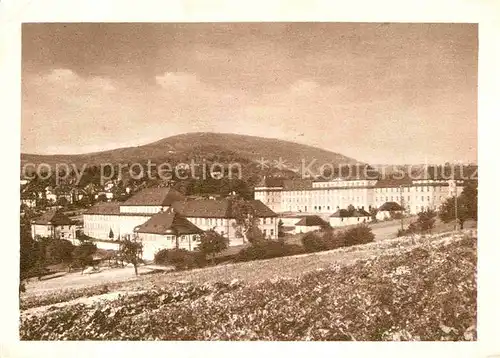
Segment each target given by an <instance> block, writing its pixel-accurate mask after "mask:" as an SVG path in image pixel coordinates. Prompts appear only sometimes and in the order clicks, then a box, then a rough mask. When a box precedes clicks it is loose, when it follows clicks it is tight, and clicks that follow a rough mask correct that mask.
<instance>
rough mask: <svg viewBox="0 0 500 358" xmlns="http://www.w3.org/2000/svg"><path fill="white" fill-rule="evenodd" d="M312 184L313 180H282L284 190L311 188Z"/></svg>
mask: <svg viewBox="0 0 500 358" xmlns="http://www.w3.org/2000/svg"><path fill="white" fill-rule="evenodd" d="M312 186H313V180H311V179H305V180H285V181H284V182H283V188H284V189H285V190H304V189H311V188H312Z"/></svg>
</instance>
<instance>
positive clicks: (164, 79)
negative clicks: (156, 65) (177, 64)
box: [155, 72, 201, 92]
mask: <svg viewBox="0 0 500 358" xmlns="http://www.w3.org/2000/svg"><path fill="white" fill-rule="evenodd" d="M155 79H156V83H157V84H158V85H160V87H162V88H164V89H168V90H178V91H183V92H185V91H187V90H189V89H192V88H193V87H195V86H200V85H201V82H200V81H199V80H198V78H197V77H196V75H193V74H190V73H185V72H165V73H164V74H163V75H161V76H156V77H155Z"/></svg>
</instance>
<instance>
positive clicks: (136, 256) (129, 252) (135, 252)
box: [118, 236, 143, 276]
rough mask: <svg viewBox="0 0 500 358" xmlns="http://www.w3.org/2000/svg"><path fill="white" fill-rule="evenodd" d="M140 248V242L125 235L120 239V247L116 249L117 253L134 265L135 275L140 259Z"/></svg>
mask: <svg viewBox="0 0 500 358" xmlns="http://www.w3.org/2000/svg"><path fill="white" fill-rule="evenodd" d="M142 249H143V245H142V242H141V241H139V240H138V239H137V238H135V237H134V238H133V239H131V238H130V236H125V237H124V238H123V239H122V240H121V241H120V248H119V250H118V252H119V255H120V257H121V258H122V259H123V260H125V261H128V262H130V263H131V264H132V265H134V271H135V275H136V276H137V275H139V273H138V271H137V266H138V265H139V263H140V262H141V261H142Z"/></svg>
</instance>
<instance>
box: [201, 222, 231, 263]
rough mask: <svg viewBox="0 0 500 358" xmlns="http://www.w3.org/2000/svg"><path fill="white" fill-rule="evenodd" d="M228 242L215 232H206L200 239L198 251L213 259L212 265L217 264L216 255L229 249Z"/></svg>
mask: <svg viewBox="0 0 500 358" xmlns="http://www.w3.org/2000/svg"><path fill="white" fill-rule="evenodd" d="M227 241H228V240H227V239H226V238H225V237H223V236H222V235H219V234H218V233H217V232H215V231H214V230H208V231H205V232H204V233H203V234H202V235H201V237H200V243H199V245H198V250H200V251H201V252H203V253H204V254H205V256H211V257H212V264H213V263H214V262H215V255H216V254H218V253H219V252H222V251H224V250H225V249H227V246H228V242H227Z"/></svg>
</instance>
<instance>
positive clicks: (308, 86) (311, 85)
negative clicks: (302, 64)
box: [290, 80, 319, 94]
mask: <svg viewBox="0 0 500 358" xmlns="http://www.w3.org/2000/svg"><path fill="white" fill-rule="evenodd" d="M318 87H319V85H318V84H317V83H316V82H314V81H307V80H298V81H296V82H294V83H292V85H291V86H290V91H291V92H292V93H294V94H312V93H313V92H315V90H316V89H318Z"/></svg>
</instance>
